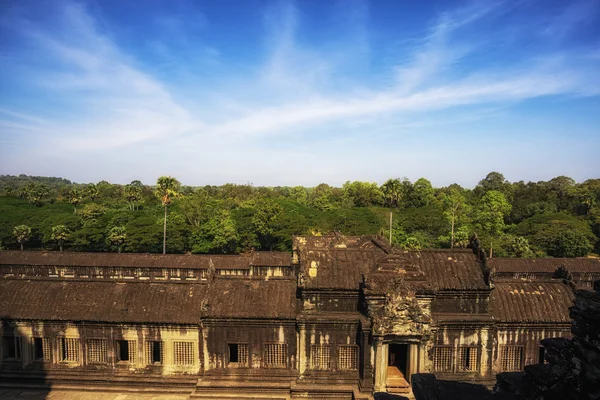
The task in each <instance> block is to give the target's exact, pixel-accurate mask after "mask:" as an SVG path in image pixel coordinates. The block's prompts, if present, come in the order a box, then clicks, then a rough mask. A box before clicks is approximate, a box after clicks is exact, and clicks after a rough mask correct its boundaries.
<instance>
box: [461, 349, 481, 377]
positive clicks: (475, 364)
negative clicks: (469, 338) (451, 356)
mask: <svg viewBox="0 0 600 400" xmlns="http://www.w3.org/2000/svg"><path fill="white" fill-rule="evenodd" d="M478 368H479V349H478V348H477V347H459V348H458V370H459V371H462V372H475V371H477V369H478Z"/></svg>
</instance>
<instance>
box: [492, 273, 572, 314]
mask: <svg viewBox="0 0 600 400" xmlns="http://www.w3.org/2000/svg"><path fill="white" fill-rule="evenodd" d="M574 298H575V296H574V295H573V291H572V290H571V289H570V288H569V286H567V285H564V284H562V283H549V282H540V283H532V282H510V283H509V282H503V283H497V284H496V285H495V287H494V290H492V293H491V295H490V313H491V314H492V316H493V317H494V319H495V320H496V321H498V322H521V323H527V322H533V323H536V322H546V323H565V324H568V323H570V322H571V320H570V318H569V307H571V306H572V305H573V299H574Z"/></svg>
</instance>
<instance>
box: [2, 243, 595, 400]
mask: <svg viewBox="0 0 600 400" xmlns="http://www.w3.org/2000/svg"><path fill="white" fill-rule="evenodd" d="M597 279H600V260H598V259H500V258H493V259H490V260H486V259H485V256H484V255H483V252H482V251H480V250H479V249H465V250H461V249H453V250H421V251H410V252H408V251H403V250H400V249H397V248H393V247H391V246H390V245H389V243H387V242H386V241H385V240H383V239H382V238H380V237H375V236H361V237H350V236H343V235H341V234H339V233H331V234H329V235H326V236H310V237H295V238H294V241H293V252H292V253H291V254H289V253H283V252H251V253H247V254H241V255H154V254H114V253H70V252H21V251H4V252H0V319H1V320H2V321H1V322H2V325H1V331H0V335H1V336H2V347H1V353H0V360H1V364H0V386H2V387H15V388H17V387H19V388H22V387H29V388H33V387H40V388H41V387H51V388H61V389H78V388H79V389H81V388H85V389H86V390H95V389H97V390H115V391H120V392H127V391H134V392H135V391H144V392H152V393H161V392H168V393H182V394H187V395H189V396H190V397H191V398H197V399H227V398H237V399H240V398H242V399H243V398H247V399H251V398H253V399H256V398H263V399H296V398H310V399H372V398H373V394H374V393H375V392H392V393H407V392H409V391H410V384H411V379H412V377H411V376H412V375H413V374H419V373H433V374H435V376H436V377H437V378H439V379H450V380H458V381H465V382H472V383H480V384H485V385H493V383H494V382H495V376H496V374H497V373H500V372H505V371H519V370H522V369H523V367H524V365H527V364H534V363H542V362H544V351H543V348H542V347H541V346H540V340H542V339H545V338H552V337H563V336H564V337H569V336H570V335H571V333H570V319H569V311H568V308H569V307H570V306H571V305H572V302H573V299H574V295H573V291H574V289H576V288H579V289H591V282H592V281H594V280H597Z"/></svg>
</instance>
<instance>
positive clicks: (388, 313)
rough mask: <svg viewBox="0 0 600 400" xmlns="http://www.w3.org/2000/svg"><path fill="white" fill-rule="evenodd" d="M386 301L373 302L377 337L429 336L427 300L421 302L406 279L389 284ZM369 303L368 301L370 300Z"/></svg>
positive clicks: (371, 310) (399, 278)
mask: <svg viewBox="0 0 600 400" xmlns="http://www.w3.org/2000/svg"><path fill="white" fill-rule="evenodd" d="M386 286H387V288H386V289H387V290H386V292H385V298H384V300H383V301H371V302H370V303H371V304H370V305H369V311H370V314H371V317H372V320H373V333H374V334H376V335H402V336H407V335H411V336H412V335H417V336H420V335H427V334H429V324H430V322H431V310H430V307H429V303H428V302H427V300H422V301H420V300H419V299H417V297H416V294H415V292H414V291H413V290H412V289H411V288H410V287H409V286H407V285H406V282H405V281H404V279H403V277H396V278H394V279H391V280H389V281H388V284H387V285H386ZM367 301H368V300H367Z"/></svg>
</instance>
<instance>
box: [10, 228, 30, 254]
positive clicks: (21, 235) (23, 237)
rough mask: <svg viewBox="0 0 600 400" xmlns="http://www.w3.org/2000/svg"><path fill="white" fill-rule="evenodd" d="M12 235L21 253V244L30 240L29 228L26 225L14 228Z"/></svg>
mask: <svg viewBox="0 0 600 400" xmlns="http://www.w3.org/2000/svg"><path fill="white" fill-rule="evenodd" d="M13 235H14V236H15V238H16V239H17V242H19V244H20V245H21V251H23V243H25V242H26V241H28V240H29V239H31V228H30V227H28V226H27V225H19V226H15V227H14V229H13Z"/></svg>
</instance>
